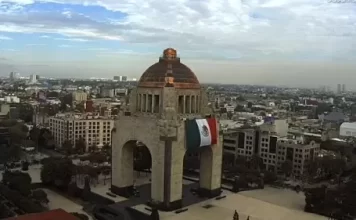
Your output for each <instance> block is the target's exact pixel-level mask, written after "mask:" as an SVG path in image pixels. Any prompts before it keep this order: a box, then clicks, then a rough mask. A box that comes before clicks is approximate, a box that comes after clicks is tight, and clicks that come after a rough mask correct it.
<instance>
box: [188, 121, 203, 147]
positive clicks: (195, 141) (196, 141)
mask: <svg viewBox="0 0 356 220" xmlns="http://www.w3.org/2000/svg"><path fill="white" fill-rule="evenodd" d="M185 135H186V148H187V150H196V149H198V148H199V146H200V133H199V128H198V125H197V123H196V121H195V120H186V121H185Z"/></svg>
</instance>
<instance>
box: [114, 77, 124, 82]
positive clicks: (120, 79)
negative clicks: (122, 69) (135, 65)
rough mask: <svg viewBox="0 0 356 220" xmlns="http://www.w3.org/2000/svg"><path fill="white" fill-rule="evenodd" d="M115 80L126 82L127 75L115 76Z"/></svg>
mask: <svg viewBox="0 0 356 220" xmlns="http://www.w3.org/2000/svg"><path fill="white" fill-rule="evenodd" d="M114 80H116V81H119V82H126V81H127V76H114Z"/></svg>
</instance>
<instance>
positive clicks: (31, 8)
mask: <svg viewBox="0 0 356 220" xmlns="http://www.w3.org/2000/svg"><path fill="white" fill-rule="evenodd" d="M349 2H350V3H344V4H338V3H333V1H327V0H318V1H315V2H309V1H305V0H288V1H287V0H256V1H249V2H245V1H241V2H239V1H236V2H235V3H231V2H230V3H229V1H212V0H211V1H183V0H181V1H171V0H165V1H159V2H158V1H156V0H155V1H149V2H148V1H137V4H135V5H133V4H132V3H130V1H128V0H121V1H120V2H119V3H117V2H115V1H110V0H106V1H100V2H94V1H93V2H91V3H90V2H87V1H81V0H56V1H54V0H44V1H36V0H7V1H2V0H0V22H1V25H0V70H1V71H0V75H3V76H4V75H8V74H9V72H11V71H15V72H21V73H23V74H26V75H29V74H32V73H35V74H39V75H46V76H49V77H50V76H58V75H61V76H63V77H70V76H73V75H75V76H77V77H78V78H89V77H93V76H97V75H98V73H99V74H100V75H102V76H103V77H112V76H114V75H127V76H129V77H131V78H139V76H140V75H141V74H142V72H143V71H144V70H145V69H146V68H147V67H148V66H149V65H150V64H152V63H153V62H156V61H157V60H158V57H159V56H160V54H161V53H162V50H163V49H164V48H167V47H173V48H176V49H177V50H178V53H179V55H180V56H181V57H182V62H183V63H185V64H187V65H188V66H189V67H191V68H192V69H193V71H194V72H195V73H196V74H197V76H198V78H199V79H201V80H202V82H218V83H228V82H229V83H239V84H245V83H246V84H263V83H265V84H271V85H287V86H300V85H303V86H307V87H308V86H312V85H315V82H313V81H315V80H319V81H320V83H322V84H323V85H334V84H335V82H336V83H344V82H350V81H353V79H354V78H355V76H354V69H355V67H356V65H355V64H353V63H352V61H353V60H354V59H355V49H354V48H355V46H356V40H355V39H356V38H355V21H356V15H355V13H354V11H355V9H356V4H353V3H351V1H349ZM216 73H219V77H218V79H216V78H217V77H216ZM355 79H356V78H355ZM350 86H352V85H350Z"/></svg>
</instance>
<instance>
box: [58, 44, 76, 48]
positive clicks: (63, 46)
mask: <svg viewBox="0 0 356 220" xmlns="http://www.w3.org/2000/svg"><path fill="white" fill-rule="evenodd" d="M58 47H62V48H69V47H73V46H72V45H68V44H61V45H58Z"/></svg>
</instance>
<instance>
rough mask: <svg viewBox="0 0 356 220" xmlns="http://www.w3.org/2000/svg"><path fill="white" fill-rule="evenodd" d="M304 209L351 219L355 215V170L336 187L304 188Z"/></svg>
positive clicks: (335, 217)
mask: <svg viewBox="0 0 356 220" xmlns="http://www.w3.org/2000/svg"><path fill="white" fill-rule="evenodd" d="M305 211H306V212H313V213H318V214H321V215H326V216H329V217H332V218H333V219H353V218H351V217H355V216H356V170H354V171H353V173H352V175H351V177H350V180H349V181H348V182H346V183H345V184H341V185H340V186H339V187H337V188H327V187H326V186H322V187H317V188H310V189H307V190H305Z"/></svg>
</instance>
